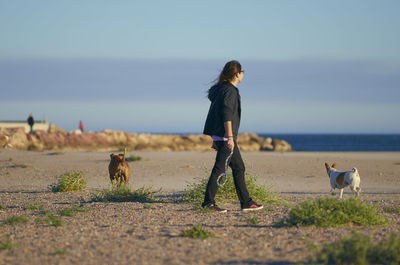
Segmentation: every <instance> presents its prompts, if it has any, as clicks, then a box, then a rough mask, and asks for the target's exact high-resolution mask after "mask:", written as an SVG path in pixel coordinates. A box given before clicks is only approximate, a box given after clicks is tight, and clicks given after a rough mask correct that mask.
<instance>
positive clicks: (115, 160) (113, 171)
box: [108, 148, 130, 189]
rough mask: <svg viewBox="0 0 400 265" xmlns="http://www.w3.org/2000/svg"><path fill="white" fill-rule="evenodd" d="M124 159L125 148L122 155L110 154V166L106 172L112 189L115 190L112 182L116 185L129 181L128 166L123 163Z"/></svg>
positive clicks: (126, 163)
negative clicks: (108, 174) (115, 182)
mask: <svg viewBox="0 0 400 265" xmlns="http://www.w3.org/2000/svg"><path fill="white" fill-rule="evenodd" d="M125 157H126V148H125V150H124V154H118V155H114V154H111V155H110V158H111V161H110V164H109V165H108V172H109V173H110V180H111V184H112V188H113V189H115V184H114V180H115V181H117V183H119V184H121V183H124V185H125V186H126V184H128V181H129V170H130V169H129V164H128V162H126V161H125Z"/></svg>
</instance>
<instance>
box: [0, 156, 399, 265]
mask: <svg viewBox="0 0 400 265" xmlns="http://www.w3.org/2000/svg"><path fill="white" fill-rule="evenodd" d="M51 153H52V152H51V151H43V152H32V151H17V150H0V205H2V206H5V207H4V208H5V209H3V210H0V221H3V220H5V219H6V218H8V217H10V216H13V215H25V216H27V217H28V218H29V221H28V222H27V223H26V224H20V225H16V226H9V225H5V226H2V227H0V241H1V242H3V241H5V239H6V238H7V236H11V237H12V238H13V240H14V241H15V242H17V243H19V245H18V247H16V248H15V249H13V250H10V251H6V250H0V264H74V263H77V264H98V263H100V264H292V263H295V262H296V261H300V260H304V259H305V258H307V257H308V256H309V255H310V251H309V250H308V248H307V242H306V240H305V238H308V239H311V240H312V241H313V242H315V243H317V244H318V243H328V242H332V241H334V240H336V239H338V238H339V237H341V236H343V235H347V234H349V233H350V232H351V230H356V231H359V232H361V233H364V234H368V235H371V237H373V238H374V239H381V238H386V237H387V236H388V235H389V234H390V233H391V232H396V233H399V232H400V226H399V224H400V216H399V214H396V213H395V214H388V213H385V215H386V217H387V218H388V220H390V221H391V222H390V223H389V224H388V225H386V226H382V227H373V228H368V227H352V228H350V227H344V228H325V229H324V228H304V227H303V228H302V227H300V228H297V227H295V228H275V227H273V224H274V223H275V222H278V221H279V220H281V219H282V218H283V217H285V216H286V215H287V213H288V208H287V207H286V206H283V205H266V207H265V210H262V211H259V212H255V213H243V212H241V211H240V209H239V205H234V204H228V205H223V206H224V207H226V208H227V209H228V210H229V212H228V213H227V214H225V215H221V214H212V213H211V214H210V213H201V212H199V211H197V210H195V209H193V206H192V205H190V204H185V203H177V202H171V203H154V204H152V207H149V208H146V207H144V205H145V204H142V203H133V202H124V203H99V202H96V203H87V204H85V207H87V208H90V211H88V212H81V213H78V214H77V215H76V216H75V217H63V220H64V221H65V224H64V225H63V226H61V227H51V226H46V225H38V224H36V223H35V222H34V219H35V217H37V215H38V214H37V213H35V212H34V211H31V210H27V209H26V208H25V207H26V206H27V205H28V204H29V203H32V202H37V203H40V204H41V205H43V206H44V207H45V208H46V209H47V210H49V211H52V212H57V211H58V210H60V209H62V208H65V207H68V206H71V205H74V204H75V203H77V202H79V201H82V200H84V199H88V198H89V197H90V192H92V191H93V190H97V189H109V188H110V183H109V179H108V171H107V167H108V163H109V154H110V153H111V152H106V151H90V152H88V151H63V153H62V154H60V155H51ZM130 154H134V155H138V156H141V157H142V158H143V161H137V162H131V163H130V165H131V181H130V186H131V187H132V188H133V189H137V188H140V187H142V186H146V187H150V186H151V187H153V188H154V189H157V190H158V189H161V193H162V194H164V195H165V196H176V195H177V194H180V193H182V192H183V191H184V190H185V188H186V186H187V185H188V183H193V182H195V181H196V179H198V178H204V177H207V176H208V175H209V173H210V170H211V168H212V165H213V162H214V158H215V152H213V151H209V152H200V151H184V152H157V151H134V152H129V153H128V155H130ZM242 156H243V159H244V161H245V165H246V171H247V173H248V174H250V175H253V176H254V175H255V176H258V182H259V183H260V184H266V185H268V186H269V185H271V187H272V190H273V191H274V192H276V193H277V194H278V195H280V196H281V197H282V198H284V199H286V200H287V201H289V202H292V203H297V202H299V201H301V200H304V199H306V198H309V197H313V198H316V197H319V196H326V195H329V190H330V186H329V180H328V176H327V174H326V171H325V167H324V162H329V163H333V162H336V164H337V167H338V169H339V170H351V169H352V168H353V167H357V168H358V169H359V171H360V176H361V188H362V194H361V199H362V200H363V201H365V202H367V203H371V204H374V205H376V206H377V207H378V208H379V209H380V211H381V212H383V210H382V209H383V207H384V206H386V205H399V204H400V153H398V152H361V153H355V152H343V153H339V152H326V153H324V152H318V153H317V152H287V153H279V152H242ZM15 165H24V167H21V166H15ZM71 170H82V171H83V172H84V173H85V177H86V179H87V181H88V185H87V189H86V190H85V191H80V192H68V193H52V192H49V189H48V186H49V185H50V184H52V183H55V181H56V177H57V176H58V175H60V174H62V173H65V172H66V171H71ZM344 196H345V198H347V197H349V196H351V192H350V190H349V189H346V190H345V192H344ZM248 218H258V220H259V221H260V222H259V224H257V225H249V224H247V223H246V222H245V220H246V219H248ZM196 224H201V225H202V226H203V227H204V228H205V229H207V230H209V231H212V232H214V233H216V234H218V235H220V237H219V238H211V239H206V240H196V239H188V238H183V237H181V236H179V235H180V232H181V231H182V230H185V229H189V228H191V227H192V226H193V225H196ZM60 251H61V252H60ZM60 253H61V254H60Z"/></svg>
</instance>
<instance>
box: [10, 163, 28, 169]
mask: <svg viewBox="0 0 400 265" xmlns="http://www.w3.org/2000/svg"><path fill="white" fill-rule="evenodd" d="M11 167H12V168H27V167H28V165H25V164H15V163H13V165H12V166H11Z"/></svg>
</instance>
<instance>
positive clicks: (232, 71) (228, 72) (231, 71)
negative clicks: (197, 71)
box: [208, 60, 242, 94]
mask: <svg viewBox="0 0 400 265" xmlns="http://www.w3.org/2000/svg"><path fill="white" fill-rule="evenodd" d="M241 71H242V66H241V65H240V63H239V62H238V61H235V60H233V61H229V62H227V63H226V64H225V66H224V69H222V71H221V73H220V74H219V77H218V78H217V79H215V80H214V84H213V85H212V86H211V88H210V89H209V90H208V94H210V90H211V89H212V88H213V87H215V86H217V85H220V84H222V83H223V82H225V81H231V80H233V79H234V78H235V75H236V74H238V73H240V72H241Z"/></svg>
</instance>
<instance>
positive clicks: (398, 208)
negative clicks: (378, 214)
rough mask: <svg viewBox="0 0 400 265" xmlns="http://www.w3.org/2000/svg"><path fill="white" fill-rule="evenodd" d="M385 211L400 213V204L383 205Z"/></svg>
mask: <svg viewBox="0 0 400 265" xmlns="http://www.w3.org/2000/svg"><path fill="white" fill-rule="evenodd" d="M383 211H384V212H385V213H397V214H400V206H385V207H383Z"/></svg>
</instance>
